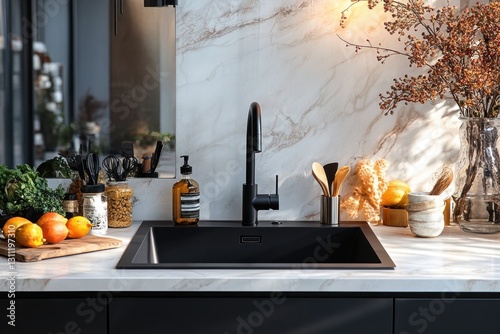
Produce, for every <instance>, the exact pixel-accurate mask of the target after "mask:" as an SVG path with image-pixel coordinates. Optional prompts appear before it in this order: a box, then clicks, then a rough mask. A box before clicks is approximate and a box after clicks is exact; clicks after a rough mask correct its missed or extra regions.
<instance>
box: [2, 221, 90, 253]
mask: <svg viewBox="0 0 500 334" xmlns="http://www.w3.org/2000/svg"><path fill="white" fill-rule="evenodd" d="M91 228H92V224H91V223H90V221H89V220H88V219H87V218H85V217H83V216H74V217H72V218H70V219H67V218H66V217H64V216H62V215H60V214H59V213H57V212H47V213H45V214H43V215H42V216H41V217H40V218H39V219H38V220H37V222H36V224H34V223H33V222H31V221H29V220H28V219H26V218H23V217H12V218H10V219H9V220H7V222H6V223H5V225H4V227H3V229H2V233H3V235H4V236H5V237H6V238H13V239H15V240H16V242H17V243H18V244H20V245H21V246H24V247H38V246H40V245H43V244H44V243H49V244H56V243H58V242H61V241H63V240H64V239H67V238H69V239H77V238H81V237H83V236H86V235H87V234H88V233H89V231H90V229H91Z"/></svg>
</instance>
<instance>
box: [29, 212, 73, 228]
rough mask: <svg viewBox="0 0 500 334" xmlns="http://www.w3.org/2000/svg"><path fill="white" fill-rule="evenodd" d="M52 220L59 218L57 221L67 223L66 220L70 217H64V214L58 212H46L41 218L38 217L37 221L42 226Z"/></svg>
mask: <svg viewBox="0 0 500 334" xmlns="http://www.w3.org/2000/svg"><path fill="white" fill-rule="evenodd" d="M51 220H57V221H59V222H61V223H64V224H66V222H67V221H68V219H67V218H66V217H64V216H63V215H61V214H59V213H57V212H46V213H44V214H43V215H42V216H41V217H40V218H38V220H37V221H36V223H37V224H38V225H39V226H42V225H43V224H45V223H46V222H48V221H51Z"/></svg>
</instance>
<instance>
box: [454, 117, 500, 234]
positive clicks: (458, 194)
mask: <svg viewBox="0 0 500 334" xmlns="http://www.w3.org/2000/svg"><path fill="white" fill-rule="evenodd" d="M461 121H462V125H461V126H460V130H459V135H460V143H461V148H460V154H459V159H458V161H457V164H456V170H455V187H456V190H455V193H454V195H453V200H454V202H455V206H454V209H453V221H454V223H456V224H458V225H459V226H460V228H461V229H462V230H464V231H466V232H473V233H498V232H500V155H499V145H500V140H499V134H500V132H499V127H500V119H496V118H494V119H490V118H465V117H463V118H461Z"/></svg>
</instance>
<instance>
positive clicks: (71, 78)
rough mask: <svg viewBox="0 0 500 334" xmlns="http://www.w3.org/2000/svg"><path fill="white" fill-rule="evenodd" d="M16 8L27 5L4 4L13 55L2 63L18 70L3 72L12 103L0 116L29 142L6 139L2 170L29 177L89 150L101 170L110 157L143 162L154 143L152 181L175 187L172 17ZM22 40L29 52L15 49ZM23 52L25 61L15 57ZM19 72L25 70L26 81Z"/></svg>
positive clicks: (101, 4)
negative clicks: (22, 169)
mask: <svg viewBox="0 0 500 334" xmlns="http://www.w3.org/2000/svg"><path fill="white" fill-rule="evenodd" d="M22 3H29V2H28V1H27V2H24V1H19V2H17V1H16V2H12V1H11V2H8V1H3V8H2V10H8V11H9V13H12V15H9V16H10V17H11V19H12V25H11V26H12V27H13V29H12V31H11V32H10V34H7V35H6V36H7V38H4V40H5V41H7V43H8V42H10V43H11V44H12V46H10V45H9V46H10V50H8V49H5V50H4V52H3V53H2V56H3V55H5V53H6V52H9V54H11V55H12V57H11V58H12V60H11V61H12V62H14V63H15V62H17V63H19V66H17V67H16V66H13V70H12V71H13V72H12V73H7V72H5V71H2V73H3V75H2V78H4V79H5V78H8V80H9V81H10V84H11V85H10V86H11V89H14V90H16V92H17V95H16V94H13V99H12V100H13V101H11V103H12V105H13V106H12V107H10V108H9V109H7V108H2V111H1V112H2V113H3V115H2V114H0V116H1V117H2V119H3V120H6V121H7V123H11V124H13V126H12V129H15V128H16V127H19V128H22V129H24V131H22V132H23V133H26V132H27V131H26V129H31V130H30V131H28V132H31V133H32V138H30V137H29V136H28V135H26V134H25V135H24V137H23V138H17V139H16V138H15V136H16V135H15V133H16V132H15V131H13V132H12V133H11V134H10V135H6V136H5V137H6V138H5V141H4V142H5V144H4V145H3V146H2V149H3V150H5V151H6V152H5V158H2V159H4V160H5V162H4V161H0V162H2V163H8V164H11V165H16V164H19V163H23V162H28V163H32V164H33V165H35V167H36V166H38V165H39V164H40V163H41V162H43V161H46V160H48V159H51V158H53V157H54V156H58V155H63V156H69V155H71V154H75V153H76V154H78V153H87V152H88V151H89V150H91V151H92V152H94V153H98V155H99V157H100V159H101V161H102V160H103V159H104V158H105V157H107V156H109V155H115V156H117V157H121V156H122V153H123V151H124V149H125V150H126V152H127V154H132V153H131V152H133V155H134V157H135V158H136V159H137V160H138V162H142V161H146V160H149V159H150V158H151V157H152V156H153V153H154V152H155V150H156V148H157V147H158V144H160V143H161V145H160V146H161V147H163V149H162V151H161V152H162V153H161V156H160V159H159V161H158V166H157V168H156V172H157V173H158V176H159V177H174V176H175V9H174V8H173V7H164V8H147V7H144V1H143V0H120V1H116V0H108V1H102V0H85V1H82V0H73V1H71V0H64V1H63V0H36V1H33V2H32V3H33V6H29V5H26V4H22ZM23 6H24V7H23ZM26 6H27V8H26ZM6 16H7V15H2V18H3V21H5V20H6V19H7V18H6ZM26 18H32V19H31V20H26ZM4 23H5V22H4ZM3 26H4V27H5V26H6V24H3ZM16 27H17V28H16ZM0 33H1V31H0ZM27 37H28V38H29V39H30V41H31V44H26V43H25V42H24V43H23V38H25V39H26V38H27ZM16 41H18V42H19V43H17V44H15V42H16ZM4 44H5V43H4ZM29 47H31V48H32V50H31V52H32V58H29V57H23V54H24V53H25V52H28V51H30V50H29ZM3 64H5V61H4V62H3ZM26 67H31V68H32V72H31V74H32V78H31V79H30V76H27V75H25V74H26V73H28V72H29V71H28V70H27V69H25V68H26ZM17 69H19V72H20V74H19V75H18V77H16V70H17ZM23 69H24V71H25V73H23ZM23 80H25V81H26V82H24V84H23ZM30 81H32V84H31V85H30ZM18 82H21V85H19V84H17V83H18ZM4 86H7V85H4ZM24 87H29V88H31V91H32V92H33V94H32V96H33V101H32V103H29V99H28V102H27V104H28V106H23V104H24V103H26V102H24V101H25V100H26V96H27V95H29V90H27V89H24ZM3 93H5V91H4V92H3ZM5 96H6V95H5ZM16 97H18V99H17V100H16ZM1 98H2V95H0V99H1ZM30 104H31V105H32V107H31V110H30V112H29V117H26V111H27V110H29V105H30ZM2 105H3V106H6V105H7V103H6V101H3V103H2ZM15 106H17V108H14V107H15ZM8 110H12V115H7V114H9V112H6V111H8ZM9 118H11V120H10V121H9ZM28 123H32V125H31V124H28ZM7 137H8V138H7ZM9 138H10V139H11V140H10V142H11V143H12V144H11V145H8V144H7V143H8V142H9ZM23 142H25V143H26V145H23V144H22V143H23ZM16 145H18V146H16ZM132 150H133V151H132ZM7 151H11V153H10V154H11V156H12V157H10V158H9V157H8V155H9V154H8V153H7ZM2 155H3V154H2ZM146 175H149V176H151V175H153V174H147V173H146Z"/></svg>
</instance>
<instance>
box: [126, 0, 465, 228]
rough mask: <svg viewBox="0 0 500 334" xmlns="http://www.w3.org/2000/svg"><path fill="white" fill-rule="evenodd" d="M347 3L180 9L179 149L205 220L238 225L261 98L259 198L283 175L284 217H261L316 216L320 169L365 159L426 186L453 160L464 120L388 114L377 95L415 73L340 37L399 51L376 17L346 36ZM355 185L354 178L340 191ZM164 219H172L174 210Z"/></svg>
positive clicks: (434, 108)
mask: <svg viewBox="0 0 500 334" xmlns="http://www.w3.org/2000/svg"><path fill="white" fill-rule="evenodd" d="M349 3H350V2H349V1H348V0H344V1H333V2H332V1H330V0H286V1H285V0H281V1H263V0H246V1H232V0H221V1H217V2H214V1H209V0H199V1H186V2H183V3H182V5H179V6H178V7H177V129H178V130H177V138H178V146H177V149H178V153H179V155H180V154H190V156H191V158H190V162H191V163H192V165H193V168H194V169H193V170H194V172H193V176H194V177H195V178H196V179H197V180H198V181H199V182H200V185H201V192H202V207H201V215H202V218H204V219H239V218H240V215H241V184H242V183H243V182H244V161H245V146H244V145H245V129H246V115H247V112H248V108H249V106H250V103H251V102H253V101H257V102H259V103H260V104H261V107H262V121H263V136H264V138H263V152H262V153H260V154H258V155H257V160H256V161H257V174H256V178H257V183H258V184H259V189H260V191H262V192H266V193H269V192H272V191H273V189H274V184H273V183H274V175H276V174H278V175H279V176H280V193H281V198H280V210H279V211H269V212H261V213H260V216H261V217H262V219H318V216H319V196H320V191H319V188H318V186H317V185H316V184H315V182H314V180H313V178H312V176H311V172H310V168H311V163H312V162H313V161H319V162H321V163H327V162H332V161H338V162H339V163H340V164H347V165H350V166H351V167H354V166H355V164H356V162H357V161H358V160H360V159H362V158H371V159H377V158H385V159H387V160H388V161H389V162H390V168H389V170H388V175H387V177H388V178H389V179H394V178H399V179H404V180H407V181H408V182H409V183H410V184H411V185H412V187H413V188H414V189H415V190H425V189H427V188H428V187H431V183H432V182H433V180H431V179H432V176H433V172H434V171H435V170H436V169H437V168H438V167H439V166H440V165H441V164H442V163H449V162H453V161H454V160H455V159H456V155H457V152H458V147H459V142H458V137H457V133H458V127H459V121H458V119H457V118H456V113H454V112H453V111H452V110H453V106H452V105H451V104H448V103H434V104H431V103H429V104H426V105H416V106H402V107H401V108H399V110H398V111H397V112H396V114H395V115H392V116H384V115H383V114H382V113H381V111H380V110H379V107H378V103H379V99H378V94H379V93H382V92H385V91H386V90H387V89H388V88H389V86H390V84H391V82H392V79H393V78H394V77H397V76H400V75H402V74H404V73H406V71H407V69H408V67H407V64H406V62H405V61H404V60H403V59H393V60H390V61H388V62H387V63H386V64H384V65H382V64H380V63H378V62H377V61H376V55H375V52H371V51H370V50H364V51H362V52H358V53H356V52H355V51H354V49H353V48H346V46H345V43H344V42H343V41H342V40H340V38H338V36H337V34H338V35H340V36H342V37H343V38H347V39H349V40H351V41H354V42H363V41H365V40H366V38H367V37H369V38H371V39H373V40H377V41H381V42H387V43H392V44H391V45H394V42H393V40H392V39H391V38H390V37H388V36H386V34H385V32H384V30H383V25H382V18H383V17H384V14H383V13H382V12H380V11H374V12H372V11H368V10H367V9H365V10H356V11H353V13H352V18H351V19H350V22H349V26H348V27H347V29H342V28H340V26H339V19H340V13H341V11H342V10H343V9H345V8H347V6H348V5H349ZM351 185H352V180H351V179H349V178H348V179H347V180H346V185H345V187H343V194H342V195H346V194H348V193H349V192H350V191H351V190H352V187H351ZM145 196H146V197H149V196H153V194H151V195H149V194H145ZM167 203H169V202H168V201H167ZM141 208H142V207H141ZM160 213H162V214H163V216H162V217H169V215H170V210H169V205H168V204H167V207H165V208H164V209H163V211H157V212H155V213H154V214H155V215H156V214H160ZM141 215H144V213H142V211H141ZM134 217H135V218H137V219H142V218H143V217H142V216H141V217H138V216H137V217H136V216H134ZM144 218H148V217H144Z"/></svg>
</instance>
